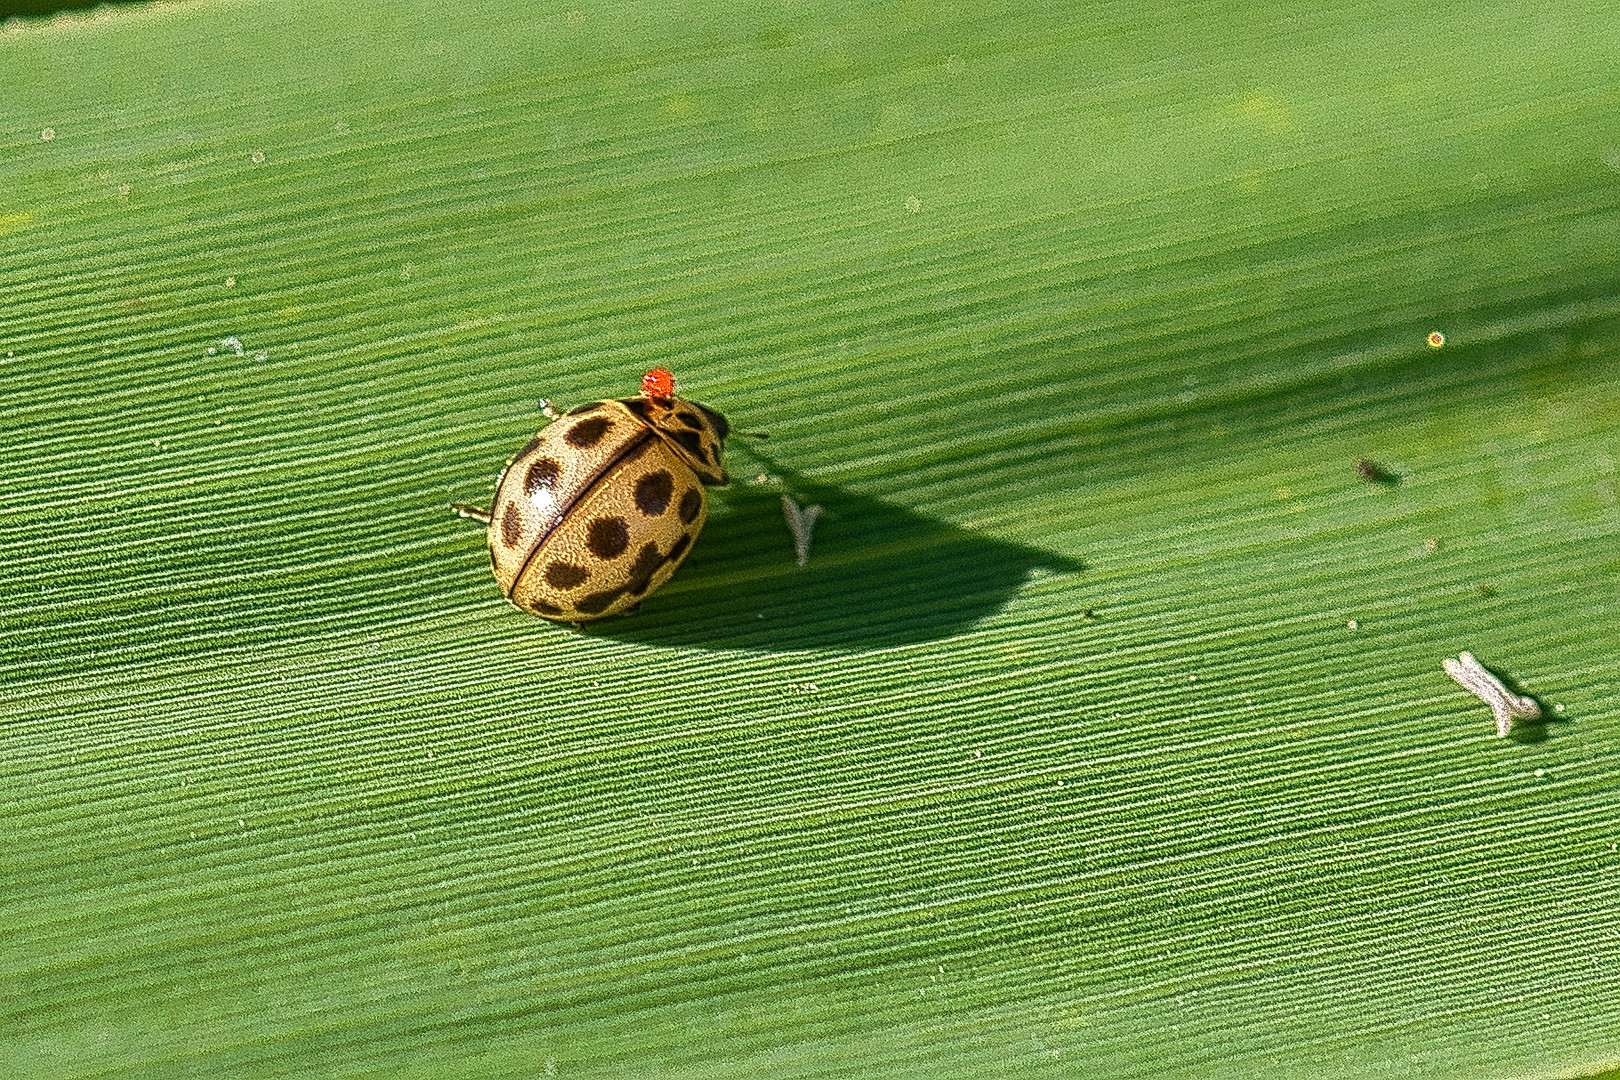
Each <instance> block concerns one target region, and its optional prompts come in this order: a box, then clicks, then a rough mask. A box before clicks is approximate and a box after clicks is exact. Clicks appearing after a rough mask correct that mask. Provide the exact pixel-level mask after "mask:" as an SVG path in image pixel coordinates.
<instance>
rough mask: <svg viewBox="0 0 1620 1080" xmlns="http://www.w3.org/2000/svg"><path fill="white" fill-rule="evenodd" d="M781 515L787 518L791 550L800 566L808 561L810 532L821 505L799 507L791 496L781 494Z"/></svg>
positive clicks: (818, 515) (819, 514) (805, 564)
mask: <svg viewBox="0 0 1620 1080" xmlns="http://www.w3.org/2000/svg"><path fill="white" fill-rule="evenodd" d="M782 516H783V517H785V518H787V526H788V531H789V532H791V533H792V534H793V551H794V554H795V555H796V556H797V558H798V560H799V565H800V566H808V565H809V563H810V534H811V532H813V531H814V530H815V527H816V518H818V517H820V516H821V507H819V506H806V507H803V508H801V507H800V506H799V504H798V503H796V502H794V501H793V496H791V495H783V496H782Z"/></svg>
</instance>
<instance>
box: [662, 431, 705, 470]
mask: <svg viewBox="0 0 1620 1080" xmlns="http://www.w3.org/2000/svg"><path fill="white" fill-rule="evenodd" d="M667 434H668V435H669V437H670V438H671V439H674V440H675V441H676V442H678V443H680V444H681V446H682V447H684V448H685V450H686V452H687V453H689V454H691V455H692V456H693V457H695V458H697V459H698V460H699V461H701V462H703V464H705V465H707V464H708V463H709V452H708V451H707V450H706V449H704V447H703V436H702V435H701V434H700V433H698V432H696V431H671V432H668V433H667Z"/></svg>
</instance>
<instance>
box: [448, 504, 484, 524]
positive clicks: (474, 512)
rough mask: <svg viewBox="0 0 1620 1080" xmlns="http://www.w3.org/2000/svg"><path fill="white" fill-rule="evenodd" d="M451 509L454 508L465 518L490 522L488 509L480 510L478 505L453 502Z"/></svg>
mask: <svg viewBox="0 0 1620 1080" xmlns="http://www.w3.org/2000/svg"><path fill="white" fill-rule="evenodd" d="M450 509H452V510H454V511H455V512H456V513H458V514H460V515H461V516H462V517H464V518H472V519H473V520H474V521H481V522H483V523H484V524H485V525H488V524H489V511H488V510H480V509H478V507H476V506H468V505H467V504H466V503H451V504H450Z"/></svg>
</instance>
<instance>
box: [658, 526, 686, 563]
mask: <svg viewBox="0 0 1620 1080" xmlns="http://www.w3.org/2000/svg"><path fill="white" fill-rule="evenodd" d="M691 546H692V534H691V533H681V538H680V539H679V540H677V541H675V546H674V547H672V548H670V549H669V554H668V555H665V556H664V561H665V562H674V561H675V560H676V559H678V558H680V557H681V556H682V555H685V554H686V549H687V548H689V547H691Z"/></svg>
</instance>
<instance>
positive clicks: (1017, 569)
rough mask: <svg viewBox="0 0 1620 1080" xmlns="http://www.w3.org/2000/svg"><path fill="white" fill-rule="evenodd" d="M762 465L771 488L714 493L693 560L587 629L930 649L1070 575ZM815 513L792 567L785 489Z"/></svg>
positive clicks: (1004, 547)
mask: <svg viewBox="0 0 1620 1080" xmlns="http://www.w3.org/2000/svg"><path fill="white" fill-rule="evenodd" d="M755 456H758V457H760V460H761V461H763V462H764V463H765V464H766V466H767V467H768V468H769V469H770V471H771V473H772V474H773V475H774V476H777V477H779V478H780V479H781V481H782V484H781V486H780V487H778V486H752V485H749V484H746V483H733V484H732V486H731V487H730V488H728V489H722V490H721V491H720V492H718V493H717V494H716V497H715V499H714V503H713V505H712V506H711V510H710V515H709V520H708V523H707V525H706V527H705V529H704V532H703V535H702V536H701V537H700V538H699V540H698V543H697V544H695V545H694V546H693V549H692V554H690V555H689V556H687V559H686V562H685V563H684V564H683V565H682V566H681V569H680V570H679V572H677V573H676V575H675V577H674V578H673V579H672V580H671V581H670V583H669V584H668V585H666V586H664V588H663V589H661V590H660V591H659V592H658V593H657V594H656V595H654V596H653V597H651V598H650V599H649V600H648V601H647V603H646V604H645V605H644V606H643V607H642V609H641V610H640V611H638V612H636V613H635V614H633V615H630V616H629V617H627V618H621V619H604V620H603V621H602V622H600V623H587V624H585V625H584V626H583V627H582V628H581V632H582V633H586V634H589V635H591V636H595V637H607V638H614V639H618V640H624V641H637V642H642V643H645V644H652V645H671V646H676V645H680V646H693V645H696V646H702V647H707V648H720V649H817V648H831V649H838V648H870V647H874V646H884V645H899V644H906V643H911V642H919V641H930V640H935V639H938V638H943V637H949V636H951V635H953V634H958V633H961V632H963V631H965V630H968V629H970V628H971V627H972V626H973V625H974V624H975V623H977V622H979V621H980V620H981V619H984V618H985V617H986V616H989V615H993V614H994V613H996V612H997V611H1000V610H1001V609H1002V608H1003V607H1005V606H1006V604H1007V602H1008V601H1009V600H1011V599H1012V598H1013V596H1014V595H1015V594H1016V593H1017V592H1018V591H1019V589H1020V588H1022V587H1023V585H1024V584H1025V582H1027V581H1028V580H1029V577H1030V575H1031V574H1032V573H1034V572H1036V571H1052V572H1058V573H1076V572H1078V571H1081V570H1084V569H1085V564H1084V563H1083V562H1081V561H1080V560H1078V559H1073V558H1069V557H1067V556H1063V555H1058V554H1054V553H1052V552H1050V551H1043V550H1041V549H1039V548H1034V547H1028V546H1026V545H1023V544H1015V543H1009V542H1007V541H1003V540H994V539H988V538H986V537H983V536H980V535H977V534H975V533H972V532H969V531H968V530H966V529H962V528H958V527H957V526H955V525H951V524H949V523H947V522H943V521H939V520H937V519H934V518H929V517H925V516H923V515H922V514H918V513H915V512H913V511H911V510H908V509H906V508H904V507H900V506H895V505H894V504H892V503H886V502H884V501H882V500H881V499H875V498H872V497H871V496H867V495H857V494H855V493H853V492H850V491H847V490H845V489H844V488H841V487H838V486H837V485H834V484H824V483H818V482H815V481H812V480H807V479H805V478H804V477H802V476H800V475H798V474H796V473H794V472H792V471H791V470H787V469H783V468H781V467H780V466H778V465H776V464H775V463H774V462H771V461H769V460H768V459H765V458H764V457H763V456H761V455H757V454H756V455H755ZM784 491H785V492H786V493H787V494H789V495H791V496H792V497H793V498H794V499H795V500H796V501H797V502H798V503H799V505H800V506H802V507H805V508H808V507H810V506H819V507H820V508H821V512H820V516H819V517H818V518H817V519H816V521H815V527H814V531H813V534H812V537H811V544H810V551H809V563H808V565H805V566H799V565H797V563H796V561H795V554H794V538H793V535H792V534H791V532H790V531H789V527H788V524H787V519H786V517H785V515H784V509H783V505H782V495H783V492H784Z"/></svg>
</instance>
